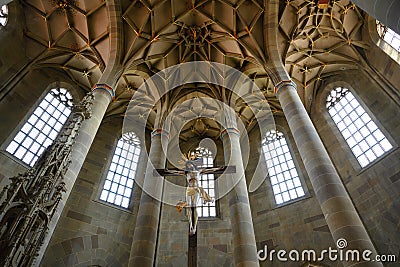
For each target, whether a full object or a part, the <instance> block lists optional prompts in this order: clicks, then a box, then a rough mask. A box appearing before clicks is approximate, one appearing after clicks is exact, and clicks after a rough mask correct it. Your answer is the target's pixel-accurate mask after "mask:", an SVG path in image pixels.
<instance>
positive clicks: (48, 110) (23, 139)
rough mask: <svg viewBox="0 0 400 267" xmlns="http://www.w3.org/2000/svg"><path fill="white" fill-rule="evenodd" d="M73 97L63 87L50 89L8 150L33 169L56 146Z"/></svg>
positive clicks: (69, 112) (69, 111)
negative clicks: (44, 152) (54, 144)
mask: <svg viewBox="0 0 400 267" xmlns="http://www.w3.org/2000/svg"><path fill="white" fill-rule="evenodd" d="M72 105H73V102H72V96H71V94H70V93H69V92H68V91H67V90H66V89H64V88H55V89H52V90H50V92H49V93H47V95H46V96H45V98H44V99H43V100H42V101H41V102H40V104H39V106H38V107H37V108H36V109H35V110H34V111H33V113H32V114H31V115H30V117H29V119H28V121H27V122H25V124H24V125H23V126H22V128H21V130H20V131H19V132H18V134H17V135H16V136H15V137H14V139H13V140H12V141H11V143H10V144H9V145H8V146H7V148H6V151H7V152H9V153H11V154H13V155H14V156H15V157H17V158H18V159H20V160H22V161H23V162H25V163H26V164H28V165H30V166H33V165H34V164H35V162H36V161H37V160H38V158H39V157H40V155H41V154H42V153H43V151H44V150H45V149H46V148H47V147H48V146H49V145H51V144H52V143H53V141H54V140H55V139H56V137H57V135H58V133H59V132H60V130H61V128H62V126H63V125H64V123H65V122H66V121H67V119H68V116H69V115H70V114H71V108H72Z"/></svg>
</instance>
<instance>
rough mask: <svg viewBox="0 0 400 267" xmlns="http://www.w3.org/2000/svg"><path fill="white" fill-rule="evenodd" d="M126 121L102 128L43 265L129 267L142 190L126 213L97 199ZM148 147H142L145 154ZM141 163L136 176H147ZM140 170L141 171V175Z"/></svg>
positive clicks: (135, 195)
mask: <svg viewBox="0 0 400 267" xmlns="http://www.w3.org/2000/svg"><path fill="white" fill-rule="evenodd" d="M121 121H122V120H113V121H112V122H111V121H105V122H103V124H102V125H101V127H100V129H99V131H98V133H97V135H96V138H95V140H94V142H93V145H92V147H91V149H90V151H89V153H88V156H87V158H86V161H85V163H84V165H83V167H82V169H81V171H80V173H79V176H78V178H77V181H76V183H75V185H74V187H73V189H72V192H71V195H70V197H69V199H68V201H67V203H66V206H65V208H64V211H63V212H62V215H61V218H60V220H59V222H58V225H57V227H56V229H55V231H54V234H53V236H52V238H51V240H50V244H49V246H48V247H47V250H46V253H45V255H44V258H43V260H42V263H41V265H42V266H91V265H96V264H97V265H100V266H127V264H128V260H129V253H130V249H131V243H132V237H133V231H134V225H135V220H136V215H137V207H138V203H139V199H140V192H141V191H140V190H137V189H136V188H137V186H135V187H136V188H135V190H134V192H133V197H132V201H131V204H132V205H131V207H130V209H129V210H125V209H122V208H119V207H116V206H113V205H109V204H106V203H104V202H102V201H100V200H99V194H100V191H101V189H102V186H103V183H104V179H105V176H106V174H107V171H108V167H109V164H110V161H111V158H112V156H113V153H114V149H115V145H116V143H117V141H118V139H119V137H120V136H121V126H122V123H121ZM145 151H146V149H142V153H144V154H146V153H145ZM145 164H146V160H141V161H140V163H139V166H138V175H144V168H142V167H143V166H142V165H145ZM140 170H141V171H140Z"/></svg>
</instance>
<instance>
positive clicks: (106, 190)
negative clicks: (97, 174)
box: [100, 132, 141, 208]
mask: <svg viewBox="0 0 400 267" xmlns="http://www.w3.org/2000/svg"><path fill="white" fill-rule="evenodd" d="M140 150H141V147H140V140H139V138H138V137H137V136H136V135H135V133H133V132H129V133H125V134H124V135H123V136H122V137H121V138H120V139H119V140H118V143H117V147H116V148H115V151H114V155H113V158H112V161H111V164H110V168H109V169H108V173H107V177H106V180H105V182H104V186H103V190H102V191H101V194H100V199H101V200H103V201H106V202H108V203H111V204H114V205H117V206H120V207H122V208H128V207H129V204H130V200H131V195H132V190H133V185H134V179H135V176H136V171H137V166H138V163H139V158H140Z"/></svg>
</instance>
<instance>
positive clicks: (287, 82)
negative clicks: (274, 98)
mask: <svg viewBox="0 0 400 267" xmlns="http://www.w3.org/2000/svg"><path fill="white" fill-rule="evenodd" d="M285 86H292V87H294V88H296V84H295V83H294V82H293V81H292V80H284V81H280V82H279V83H277V84H276V85H275V87H274V94H277V93H278V91H279V89H281V88H282V87H285Z"/></svg>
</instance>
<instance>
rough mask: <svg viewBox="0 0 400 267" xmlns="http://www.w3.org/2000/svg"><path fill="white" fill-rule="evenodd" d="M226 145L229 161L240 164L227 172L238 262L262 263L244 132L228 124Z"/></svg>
mask: <svg viewBox="0 0 400 267" xmlns="http://www.w3.org/2000/svg"><path fill="white" fill-rule="evenodd" d="M221 139H222V142H223V146H224V155H225V164H226V165H232V166H235V167H236V172H235V173H234V174H226V175H225V179H226V182H227V187H228V189H230V188H232V190H231V191H230V192H229V193H228V201H229V211H230V218H231V227H232V238H233V256H234V261H235V266H259V262H258V257H257V247H256V239H255V236H254V228H253V220H252V217H251V210H250V203H249V196H248V192H247V185H246V179H245V175H244V168H243V159H242V152H241V148H240V132H239V130H238V129H236V128H227V129H225V130H224V131H222V133H221Z"/></svg>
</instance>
